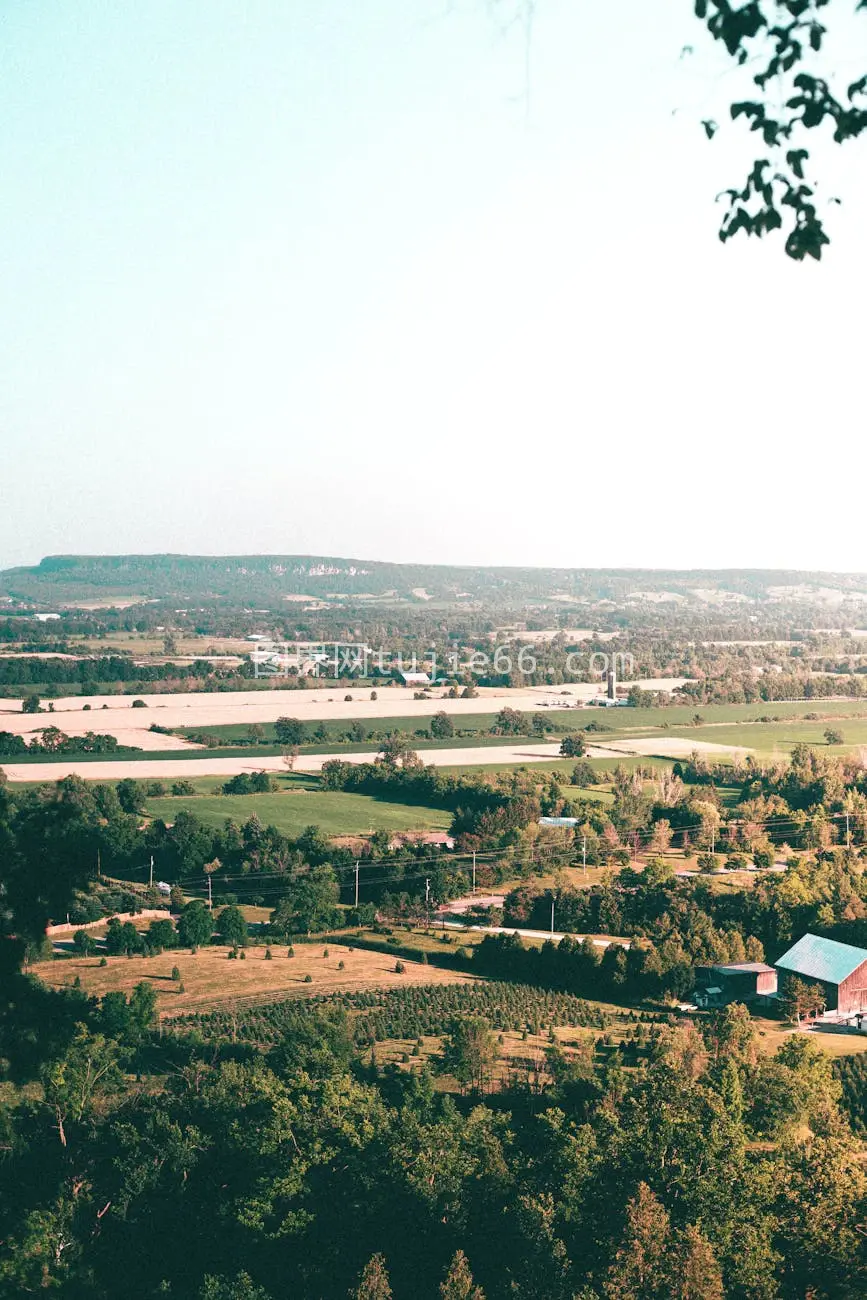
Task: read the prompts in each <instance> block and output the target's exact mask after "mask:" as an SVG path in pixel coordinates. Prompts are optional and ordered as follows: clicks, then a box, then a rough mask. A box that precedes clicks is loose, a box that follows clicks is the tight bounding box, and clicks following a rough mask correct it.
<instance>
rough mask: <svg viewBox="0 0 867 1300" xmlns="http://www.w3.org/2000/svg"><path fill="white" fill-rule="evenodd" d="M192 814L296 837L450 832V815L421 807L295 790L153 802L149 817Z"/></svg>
mask: <svg viewBox="0 0 867 1300" xmlns="http://www.w3.org/2000/svg"><path fill="white" fill-rule="evenodd" d="M179 812H190V813H193V814H194V815H195V816H196V817H198V819H199V821H201V822H204V823H205V825H206V826H218V827H219V826H222V825H223V824H224V822H225V821H226V820H227V818H231V819H232V821H235V822H239V823H240V822H245V821H246V820H247V818H248V817H251V816H252V815H253V813H255V814H256V816H257V817H258V818H259V820H260V821H261V822H262V823H264V824H265V825H269V826H276V827H277V829H278V830H279V831H282V833H283V834H284V835H289V836H296V835H300V834H301V832H302V831H303V830H304V829H305V827H307V826H318V827H319V828H320V829H321V830H322V831H323V832H324V833H325V834H326V835H354V834H360V833H362V832H367V831H370V830H375V831H376V830H385V831H408V830H438V831H445V830H448V828H449V826H450V825H451V820H452V818H451V813H449V812H447V811H445V810H444V809H442V808H427V807H424V806H422V805H418V804H401V803H389V802H387V801H386V800H384V799H375V798H373V797H372V796H371V795H363V794H346V793H344V792H343V791H330V790H314V789H305V788H297V787H296V788H293V789H292V790H289V791H282V792H280V793H275V794H240V795H221V794H201V795H177V796H171V795H169V796H166V797H157V798H152V799H148V801H147V814H148V816H149V817H159V818H162V820H163V821H166V822H173V821H174V820H175V818H176V817H177V815H178V813H179Z"/></svg>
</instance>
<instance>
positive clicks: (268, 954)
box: [265, 948, 273, 961]
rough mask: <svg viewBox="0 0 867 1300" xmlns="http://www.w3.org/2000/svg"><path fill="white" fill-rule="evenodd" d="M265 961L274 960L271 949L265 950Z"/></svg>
mask: <svg viewBox="0 0 867 1300" xmlns="http://www.w3.org/2000/svg"><path fill="white" fill-rule="evenodd" d="M265 960H266V961H273V958H272V956H271V949H270V948H266V949H265Z"/></svg>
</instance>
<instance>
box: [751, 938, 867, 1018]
mask: <svg viewBox="0 0 867 1300" xmlns="http://www.w3.org/2000/svg"><path fill="white" fill-rule="evenodd" d="M774 965H775V966H776V968H777V972H778V974H779V975H780V977H781V978H784V977H785V976H787V975H794V976H797V978H798V979H801V980H804V982H805V983H808V984H819V985H820V986H821V988H822V990H823V992H824V994H825V998H826V1007H827V1010H828V1011H836V1013H837V1015H838V1016H841V1017H845V1016H852V1015H857V1014H858V1013H859V1012H862V1011H867V949H865V948H856V947H854V945H852V944H850V943H839V942H838V941H837V940H836V939H824V938H822V936H821V935H818V934H805V935H803V936H802V937H801V938H800V939H799V940H798V942H797V943H796V944H794V945H793V946H792V947H791V948H789V950H788V951H787V952H784V953H783V955H782V957H780V958H778V960H777V961H776V962H775V963H774Z"/></svg>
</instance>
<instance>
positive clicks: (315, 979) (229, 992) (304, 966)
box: [31, 943, 471, 1017]
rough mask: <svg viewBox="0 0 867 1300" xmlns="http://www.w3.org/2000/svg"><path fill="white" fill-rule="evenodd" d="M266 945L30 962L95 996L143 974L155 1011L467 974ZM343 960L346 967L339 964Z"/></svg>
mask: <svg viewBox="0 0 867 1300" xmlns="http://www.w3.org/2000/svg"><path fill="white" fill-rule="evenodd" d="M271 951H272V953H273V958H272V960H271V961H266V960H265V949H264V948H263V947H255V948H247V949H245V952H246V954H247V956H246V958H245V959H244V961H241V960H240V959H239V960H237V961H230V960H229V958H228V952H229V949H228V948H223V947H220V948H200V949H199V950H198V952H197V953H195V954H193V953H191V952H190V951H189V949H186V948H180V949H175V950H174V951H173V952H164V953H161V954H160V955H159V956H158V957H109V958H108V965H107V966H100V965H99V957H98V956H97V957H76V958H73V959H71V960H68V961H67V960H61V961H48V962H40V963H39V964H38V965H36V966H33V967H32V968H31V969H32V971H33V973H34V974H35V975H38V976H39V978H40V979H42V980H43V981H44V982H45V983H46V984H49V985H51V986H52V987H53V988H62V987H63V986H64V985H71V984H73V983H74V981H75V977H76V976H78V977H79V978H80V979H81V986H82V988H83V990H84V992H85V993H89V994H90V995H91V996H95V997H102V996H103V995H104V994H105V993H111V992H114V991H121V992H124V993H130V992H132V990H133V989H134V988H135V986H136V984H139V983H141V981H143V980H144V981H146V982H147V983H149V984H152V985H153V987H154V988H155V989H156V991H157V995H158V1002H157V1010H158V1012H159V1014H160V1016H161V1017H169V1016H177V1015H181V1014H183V1013H184V1012H187V1011H200V1010H202V1009H203V1008H210V1007H215V1006H219V1005H223V1006H227V1005H231V1003H232V1002H233V1001H235V1000H238V1001H240V1000H241V999H262V1000H264V999H266V998H268V997H274V998H275V999H277V998H282V997H314V996H315V995H317V994H320V993H337V992H345V991H347V990H353V989H370V988H391V987H392V986H400V985H402V984H466V983H468V982H469V981H470V978H471V977H470V976H467V975H462V974H460V973H458V972H456V971H449V970H442V969H440V968H439V967H437V966H424V965H422V964H421V962H414V961H407V960H406V959H405V958H401V959H400V960H402V961H403V964H404V967H405V970H404V972H403V974H396V973H395V969H394V967H395V960H396V959H395V958H394V957H393V956H391V955H390V954H389V953H383V952H368V951H366V950H362V949H361V948H356V949H355V951H354V952H350V951H349V948H348V947H346V946H344V945H343V944H334V943H331V944H328V956H327V957H325V956H324V953H325V946H324V945H323V944H321V943H296V944H295V953H296V955H295V956H294V957H287V955H286V952H287V947H286V945H285V944H280V945H278V944H276V943H275V944H274V945H273V946H272V949H271ZM341 961H342V962H343V963H344V965H345V969H344V970H339V969H338V963H339V962H341ZM173 966H177V967H178V969H179V970H180V972H181V982H182V984H183V986H184V992H183V993H181V992H179V987H180V986H179V985H178V984H176V983H175V982H174V981H173V980H172V977H171V975H172V967H173ZM305 975H310V976H312V983H310V984H306V983H305V982H304V976H305Z"/></svg>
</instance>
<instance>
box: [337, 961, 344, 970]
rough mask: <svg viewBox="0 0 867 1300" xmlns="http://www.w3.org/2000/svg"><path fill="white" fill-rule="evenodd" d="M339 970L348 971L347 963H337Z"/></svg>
mask: <svg viewBox="0 0 867 1300" xmlns="http://www.w3.org/2000/svg"><path fill="white" fill-rule="evenodd" d="M337 969H338V970H346V962H345V961H339V962H338V963H337Z"/></svg>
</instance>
